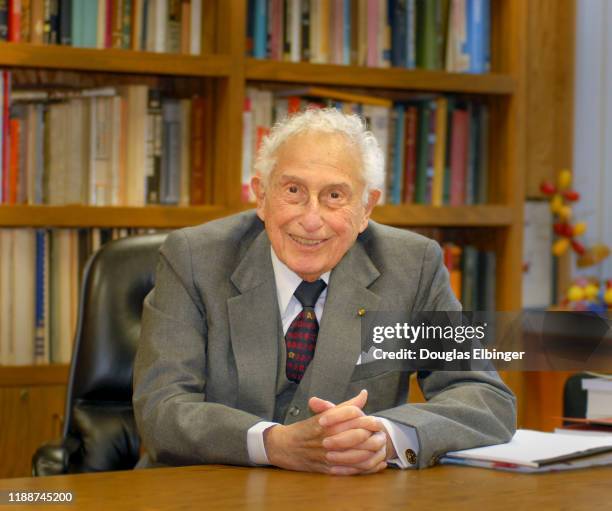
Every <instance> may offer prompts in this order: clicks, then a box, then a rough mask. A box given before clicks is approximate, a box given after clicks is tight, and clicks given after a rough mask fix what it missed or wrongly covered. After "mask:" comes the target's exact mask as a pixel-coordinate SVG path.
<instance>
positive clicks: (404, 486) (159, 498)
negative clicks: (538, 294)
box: [0, 465, 612, 511]
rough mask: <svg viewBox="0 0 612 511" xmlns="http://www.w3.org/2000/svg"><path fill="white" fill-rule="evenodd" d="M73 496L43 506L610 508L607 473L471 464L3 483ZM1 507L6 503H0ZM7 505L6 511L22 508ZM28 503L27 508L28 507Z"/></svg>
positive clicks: (193, 471) (195, 470)
mask: <svg viewBox="0 0 612 511" xmlns="http://www.w3.org/2000/svg"><path fill="white" fill-rule="evenodd" d="M6 490H11V491H17V490H20V491H23V490H26V491H28V490H29V491H53V490H55V491H72V492H73V494H74V503H73V504H71V505H67V506H56V505H53V506H51V507H47V506H43V508H42V509H51V510H59V509H72V510H74V509H87V510H90V509H105V510H106V509H112V510H117V511H119V510H123V509H125V510H136V509H149V510H152V509H156V510H161V509H206V510H207V511H208V510H211V509H223V510H226V509H254V510H255V509H265V510H282V511H299V510H302V509H304V510H306V509H307V510H309V511H312V510H316V509H326V508H327V509H330V510H331V509H334V510H337V509H347V510H348V509H350V510H351V511H357V510H362V509H363V510H366V509H367V510H370V509H398V510H399V509H407V508H408V507H407V506H410V509H453V510H463V509H466V510H467V509H469V510H471V511H474V510H477V511H478V510H483V511H484V510H489V509H500V510H512V511H523V510H530V509H534V510H536V509H537V510H538V511H543V510H557V509H571V510H575V509H585V510H586V509H588V510H590V511H592V510H594V509H595V510H597V509H610V506H612V468H609V467H604V468H594V469H589V470H577V471H571V472H564V473H557V474H539V475H521V474H511V473H505V472H496V471H491V470H485V469H478V468H468V467H450V466H449V467H442V466H439V467H434V468H430V469H427V470H420V471H413V470H406V471H400V470H394V469H388V470H386V471H384V472H383V473H381V474H376V475H370V476H360V477H332V476H325V475H319V474H303V473H297V472H286V471H283V470H278V469H271V468H257V469H255V468H238V467H226V466H217V465H213V466H194V467H180V468H163V469H148V470H137V471H125V472H105V473H97V474H81V475H68V476H55V477H46V478H21V479H20V478H16V479H3V480H0V492H4V491H6ZM0 507H3V506H0ZM20 507H21V506H17V505H9V506H6V507H3V508H4V509H19V508H20ZM31 508H32V506H30V509H31Z"/></svg>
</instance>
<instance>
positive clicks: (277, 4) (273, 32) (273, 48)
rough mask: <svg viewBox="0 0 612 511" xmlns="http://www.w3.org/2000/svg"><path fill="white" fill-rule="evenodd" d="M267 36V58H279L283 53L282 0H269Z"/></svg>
mask: <svg viewBox="0 0 612 511" xmlns="http://www.w3.org/2000/svg"><path fill="white" fill-rule="evenodd" d="M268 6H269V13H270V15H269V20H270V23H269V25H268V37H269V42H270V48H269V53H268V55H269V58H270V59H272V60H281V59H282V54H283V0H270V1H269V3H268Z"/></svg>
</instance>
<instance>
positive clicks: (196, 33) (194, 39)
mask: <svg viewBox="0 0 612 511" xmlns="http://www.w3.org/2000/svg"><path fill="white" fill-rule="evenodd" d="M190 34H191V42H190V53H191V54H192V55H200V54H201V53H202V0H191V29H190Z"/></svg>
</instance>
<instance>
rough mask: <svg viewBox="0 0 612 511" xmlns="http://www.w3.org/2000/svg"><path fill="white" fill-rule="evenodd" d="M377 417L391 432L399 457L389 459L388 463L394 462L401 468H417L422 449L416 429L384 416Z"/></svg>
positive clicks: (392, 441)
mask: <svg viewBox="0 0 612 511" xmlns="http://www.w3.org/2000/svg"><path fill="white" fill-rule="evenodd" d="M376 419H377V420H378V421H379V422H381V423H382V425H383V426H384V427H385V429H386V430H387V432H388V433H389V436H390V437H391V443H392V444H393V447H394V448H395V452H396V454H397V458H393V459H390V460H387V463H393V464H394V465H397V466H398V467H399V468H416V466H417V460H418V456H419V449H420V445H419V439H418V437H417V433H416V429H414V428H413V427H412V426H405V425H404V424H397V423H395V422H393V421H390V420H389V419H384V418H382V417H376Z"/></svg>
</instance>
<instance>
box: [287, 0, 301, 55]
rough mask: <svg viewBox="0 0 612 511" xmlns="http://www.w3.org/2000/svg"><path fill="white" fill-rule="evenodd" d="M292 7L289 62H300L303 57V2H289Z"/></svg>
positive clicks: (295, 0) (291, 0) (292, 0)
mask: <svg viewBox="0 0 612 511" xmlns="http://www.w3.org/2000/svg"><path fill="white" fill-rule="evenodd" d="M289 5H290V6H291V9H290V15H289V23H290V25H289V41H290V50H289V60H290V61H291V62H299V61H300V60H301V57H302V8H301V5H302V2H301V0H289Z"/></svg>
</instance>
